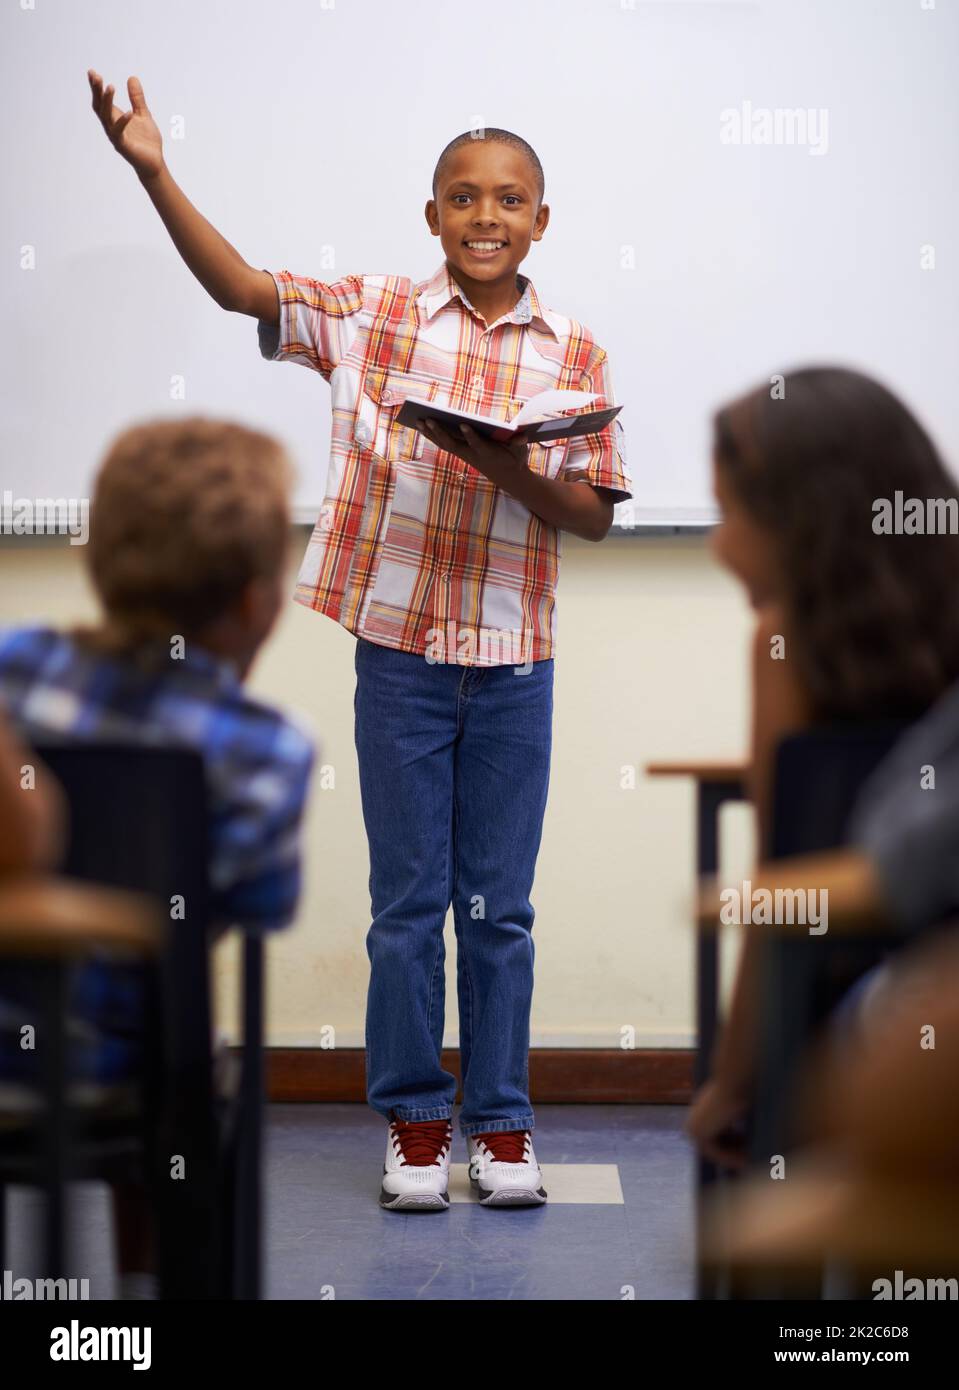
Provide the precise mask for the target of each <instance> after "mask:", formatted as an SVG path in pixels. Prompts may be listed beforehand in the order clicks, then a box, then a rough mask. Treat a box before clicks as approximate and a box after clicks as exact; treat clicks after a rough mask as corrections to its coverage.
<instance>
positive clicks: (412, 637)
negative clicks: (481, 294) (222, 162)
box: [258, 261, 632, 666]
mask: <svg viewBox="0 0 959 1390" xmlns="http://www.w3.org/2000/svg"><path fill="white" fill-rule="evenodd" d="M270 274H272V276H273V279H274V280H275V282H276V285H277V289H278V291H279V299H280V323H279V326H278V327H275V326H273V325H271V324H268V323H266V322H263V321H260V323H259V325H258V332H259V342H260V351H261V352H262V354H263V356H264V357H267V358H269V359H270V360H271V361H280V362H299V363H301V364H302V365H303V366H306V367H312V368H313V369H314V370H315V371H318V372H319V373H320V375H321V376H323V377H324V378H325V379H326V380H327V381H328V382H329V383H330V385H331V387H332V392H333V402H332V406H333V431H332V452H331V457H330V468H329V474H328V477H327V485H326V499H325V501H324V503H323V507H322V510H321V513H320V516H319V519H318V520H317V523H316V526H315V527H314V530H313V533H312V536H311V537H310V542H309V545H308V547H307V551H306V555H305V557H304V560H303V565H302V568H301V570H300V573H299V576H298V578H297V584H296V593H295V598H296V601H297V602H298V603H302V604H305V605H306V606H307V607H308V608H315V609H317V611H318V612H321V613H326V614H327V615H328V616H329V617H331V618H335V619H336V621H337V622H339V623H342V624H343V626H344V627H345V628H347V629H348V630H349V631H350V632H353V633H355V634H356V635H357V636H360V637H364V638H366V639H368V640H369V641H370V642H376V643H378V644H380V645H381V646H387V647H396V648H398V649H399V650H400V651H406V652H414V653H416V654H417V655H420V656H427V657H428V658H429V659H430V660H438V661H445V662H453V663H455V664H458V665H462V666H498V665H522V664H524V663H525V662H527V661H541V660H543V659H545V658H547V657H551V656H553V654H554V649H555V635H556V633H555V629H556V622H555V611H554V610H555V588H556V578H557V572H558V568H559V558H560V554H561V546H560V535H559V531H558V530H557V528H556V527H555V526H550V525H549V524H547V523H546V522H545V521H542V520H540V518H539V517H538V516H535V515H534V514H533V513H532V512H530V510H529V509H528V508H527V507H525V506H524V505H523V504H522V503H521V502H519V501H517V500H516V499H515V498H513V497H510V496H509V495H508V493H506V492H504V491H503V490H502V489H501V488H497V487H495V486H494V485H493V483H491V482H490V481H489V479H488V478H486V477H484V475H483V474H481V473H479V472H477V470H476V469H474V468H472V467H471V466H470V465H469V464H468V463H466V462H464V460H463V459H460V458H458V457H457V456H456V455H455V454H451V453H448V452H447V451H446V450H443V449H439V448H437V447H436V445H434V444H433V443H431V442H430V441H429V440H427V439H426V438H425V436H424V435H422V434H421V433H420V432H419V431H418V430H414V429H409V428H407V427H406V426H405V425H401V424H398V423H397V419H396V417H397V414H398V412H399V409H400V406H401V405H402V404H403V401H404V400H405V399H406V397H407V396H419V397H421V398H423V399H427V400H436V401H437V402H442V403H443V404H446V405H449V406H450V407H451V408H453V409H462V410H468V411H472V412H475V413H479V414H483V415H492V416H496V417H502V418H504V419H511V418H512V417H513V416H514V415H515V413H516V411H517V410H518V409H519V407H520V406H521V405H523V404H525V402H526V401H527V400H528V399H529V398H530V397H531V396H534V395H536V394H537V392H539V391H545V390H548V389H550V388H559V389H568V390H580V391H592V392H595V393H596V394H597V396H598V397H599V399H598V400H596V401H593V402H592V404H591V408H594V409H595V408H599V407H600V406H603V405H615V404H617V402H616V400H615V397H614V395H613V388H612V381H611V378H610V370H609V364H608V361H607V357H606V353H605V351H604V350H603V349H602V348H601V347H599V346H598V345H597V344H596V343H595V342H594V340H593V337H592V334H591V333H590V332H589V330H588V329H587V328H585V327H584V326H583V325H582V324H581V323H577V322H576V321H575V320H574V319H568V318H564V317H563V316H562V315H560V314H556V313H553V312H552V310H550V309H544V308H543V307H542V305H541V304H540V301H539V297H538V295H537V293H536V291H535V289H534V288H533V284H532V282H531V281H530V280H529V278H528V277H526V276H520V277H519V280H520V284H521V285H522V294H521V296H520V298H519V301H518V303H517V304H516V306H515V307H514V308H513V309H512V311H511V312H510V313H508V314H504V315H503V316H502V318H499V319H497V320H496V322H495V323H493V324H490V325H488V326H487V324H486V320H485V319H484V318H483V317H482V315H481V314H480V313H478V311H477V310H476V309H474V308H473V306H472V305H471V304H470V303H469V301H468V300H467V298H466V296H465V294H464V292H463V291H462V290H461V289H460V287H459V285H457V283H456V281H455V280H454V279H453V277H452V276H451V275H450V272H449V268H448V266H447V264H446V262H445V261H444V262H443V264H442V265H441V266H440V267H439V269H438V270H437V271H436V273H435V274H434V275H433V277H432V278H431V279H430V280H426V281H423V282H421V283H419V284H414V283H413V281H412V280H410V279H409V278H406V277H403V276H399V275H346V276H344V277H343V278H342V279H340V280H336V281H335V282H333V283H331V284H326V283H324V282H323V281H320V280H312V279H310V278H308V277H307V276H300V275H291V274H290V273H289V271H286V270H282V271H271V272H270ZM622 441H623V432H622V426H621V425H620V423H619V420H618V419H617V420H615V421H614V422H613V424H612V425H609V426H607V427H606V429H604V430H603V431H602V432H601V433H599V434H596V435H590V436H581V437H579V438H577V439H572V440H570V439H563V440H557V441H555V442H553V443H551V444H545V443H544V444H532V445H531V446H530V450H529V466H530V468H531V469H533V471H534V472H537V473H541V474H543V475H545V476H546V477H548V478H568V479H571V480H572V479H577V478H584V479H586V481H587V482H589V483H592V484H594V485H595V486H597V487H604V488H611V489H612V490H613V491H615V492H616V493H618V494H619V496H618V497H617V499H616V500H617V501H619V500H622V499H623V498H627V497H631V496H632V480H631V478H630V475H629V472H628V469H627V466H626V461H625V458H624V450H623V442H622Z"/></svg>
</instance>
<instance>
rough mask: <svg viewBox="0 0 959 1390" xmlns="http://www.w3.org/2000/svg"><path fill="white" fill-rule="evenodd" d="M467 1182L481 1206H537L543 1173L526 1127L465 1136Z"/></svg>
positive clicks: (543, 1192)
mask: <svg viewBox="0 0 959 1390" xmlns="http://www.w3.org/2000/svg"><path fill="white" fill-rule="evenodd" d="M466 1143H467V1151H468V1154H469V1172H470V1182H471V1183H472V1184H473V1186H474V1187H475V1188H476V1189H477V1191H478V1193H479V1199H480V1205H481V1206H484V1207H529V1206H541V1205H542V1204H543V1202H545V1201H546V1190H545V1188H544V1187H543V1175H542V1173H541V1172H540V1170H539V1165H538V1164H537V1162H536V1155H535V1154H534V1153H533V1141H532V1137H531V1135H530V1132H529V1130H528V1129H510V1130H506V1131H505V1133H489V1134H470V1135H468V1136H467V1140H466Z"/></svg>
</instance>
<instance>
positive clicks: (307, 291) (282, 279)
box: [257, 270, 363, 381]
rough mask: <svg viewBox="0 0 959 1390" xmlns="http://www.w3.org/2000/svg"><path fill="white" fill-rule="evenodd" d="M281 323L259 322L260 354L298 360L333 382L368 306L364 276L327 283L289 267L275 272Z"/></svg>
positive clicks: (278, 360) (284, 360) (272, 272)
mask: <svg viewBox="0 0 959 1390" xmlns="http://www.w3.org/2000/svg"><path fill="white" fill-rule="evenodd" d="M267 273H268V274H270V275H272V277H273V281H274V284H275V285H276V290H277V295H278V296H279V302H280V321H279V323H278V324H272V323H268V322H267V321H266V320H265V319H259V320H258V321H257V333H258V336H259V343H260V352H261V353H262V355H263V356H264V357H265V358H266V359H267V360H268V361H270V362H297V363H300V364H301V365H302V366H304V367H312V368H313V370H314V371H317V372H319V373H320V375H321V376H322V377H323V378H324V379H325V380H326V381H329V379H330V377H331V376H332V374H333V371H334V370H335V368H336V367H337V366H338V365H339V363H340V362H341V361H342V359H343V357H344V356H345V355H346V353H347V352H348V351H349V349H350V345H351V344H352V341H353V337H354V335H355V333H356V329H357V325H358V315H359V313H360V311H361V310H362V308H363V276H362V275H346V276H344V277H343V278H342V279H341V280H335V281H333V282H332V283H330V284H327V283H326V282H324V281H323V280H312V279H310V277H309V276H306V275H291V274H290V272H289V271H288V270H271V271H268V272H267Z"/></svg>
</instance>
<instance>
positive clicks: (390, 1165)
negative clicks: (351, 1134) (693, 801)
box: [380, 1120, 453, 1211]
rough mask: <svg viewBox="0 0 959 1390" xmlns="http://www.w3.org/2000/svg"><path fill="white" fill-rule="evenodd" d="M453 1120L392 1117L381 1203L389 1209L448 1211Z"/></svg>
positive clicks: (384, 1166) (387, 1142)
mask: <svg viewBox="0 0 959 1390" xmlns="http://www.w3.org/2000/svg"><path fill="white" fill-rule="evenodd" d="M452 1143H453V1125H452V1122H451V1121H450V1120H421V1121H413V1122H408V1121H405V1120H391V1121H390V1129H389V1135H388V1136H387V1141H386V1163H385V1164H384V1165H383V1187H382V1190H381V1192H380V1206H381V1207H386V1208H387V1210H388V1211H445V1210H446V1208H447V1207H448V1206H449V1204H450V1199H449V1196H448V1195H447V1189H448V1187H449V1181H450V1147H451V1145H452Z"/></svg>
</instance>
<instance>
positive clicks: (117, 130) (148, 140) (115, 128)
mask: <svg viewBox="0 0 959 1390" xmlns="http://www.w3.org/2000/svg"><path fill="white" fill-rule="evenodd" d="M87 79H88V80H89V83H90V90H91V91H92V93H93V109H94V111H95V112H96V113H97V115H98V116H99V117H100V124H101V125H102V126H103V129H104V130H105V131H106V133H107V136H108V138H109V140H110V143H111V145H112V146H113V148H114V149H115V150H116V151H117V153H118V154H122V155H123V158H124V159H125V160H126V161H127V163H128V164H132V165H133V167H134V169H135V170H136V171H137V173H138V174H139V175H140V177H141V178H150V177H152V175H154V174H158V173H159V172H160V170H161V169H162V168H163V139H162V136H161V135H160V129H159V127H158V125H157V123H156V121H154V119H153V117H152V116H151V115H150V112H149V110H148V109H147V104H146V98H145V97H144V95H143V88H142V87H141V85H140V79H139V78H138V77H130V78H128V79H127V92H128V94H129V97H130V103H131V109H130V110H129V111H121V110H120V108H119V106H114V104H113V91H114V89H113V88H112V87H107V88H106V90H104V87H103V78H102V77H101V76H100V74H99V73H98V72H95V71H94V70H93V68H88V69H87Z"/></svg>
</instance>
